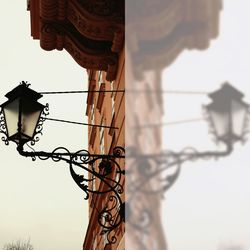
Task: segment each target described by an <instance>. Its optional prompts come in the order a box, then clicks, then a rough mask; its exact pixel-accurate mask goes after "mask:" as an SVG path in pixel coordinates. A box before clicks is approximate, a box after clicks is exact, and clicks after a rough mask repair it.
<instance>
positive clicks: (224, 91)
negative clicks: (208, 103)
mask: <svg viewBox="0 0 250 250" xmlns="http://www.w3.org/2000/svg"><path fill="white" fill-rule="evenodd" d="M209 97H211V98H212V99H213V100H214V101H217V100H218V101H221V100H232V99H233V100H238V101H240V100H241V99H242V98H243V97H244V94H243V93H242V92H240V91H239V90H237V89H236V88H234V87H233V86H232V85H231V84H229V83H228V82H225V83H223V84H222V87H221V88H220V89H219V90H216V91H214V92H212V93H210V94H209Z"/></svg>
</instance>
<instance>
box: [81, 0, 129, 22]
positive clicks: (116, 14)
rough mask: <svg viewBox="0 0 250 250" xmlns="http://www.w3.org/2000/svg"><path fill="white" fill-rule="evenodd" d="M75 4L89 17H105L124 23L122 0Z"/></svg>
mask: <svg viewBox="0 0 250 250" xmlns="http://www.w3.org/2000/svg"><path fill="white" fill-rule="evenodd" d="M77 3H78V4H79V5H81V6H82V7H83V8H84V9H85V10H86V11H88V13H89V14H91V15H94V16H97V17H106V18H110V19H113V20H115V21H116V22H123V23H124V20H125V16H124V9H125V7H124V5H125V2H124V0H103V1H96V0H77Z"/></svg>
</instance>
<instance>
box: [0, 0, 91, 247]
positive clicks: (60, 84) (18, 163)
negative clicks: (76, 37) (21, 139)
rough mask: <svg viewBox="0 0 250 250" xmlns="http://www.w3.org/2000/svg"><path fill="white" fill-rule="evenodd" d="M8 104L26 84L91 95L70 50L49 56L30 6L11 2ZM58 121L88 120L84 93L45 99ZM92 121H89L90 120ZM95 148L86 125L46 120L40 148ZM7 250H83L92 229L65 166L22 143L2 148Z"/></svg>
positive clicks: (5, 36) (4, 59) (6, 36)
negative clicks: (18, 247) (35, 34)
mask: <svg viewBox="0 0 250 250" xmlns="http://www.w3.org/2000/svg"><path fill="white" fill-rule="evenodd" d="M0 19H1V22H0V29H1V31H2V35H1V47H0V51H1V52H0V54H1V58H0V72H1V73H0V79H1V80H0V82H1V88H0V101H1V103H2V102H4V101H5V100H6V98H5V97H4V95H5V94H6V93H7V92H8V91H10V90H11V89H13V88H14V87H16V86H17V85H18V84H19V82H20V81H22V80H25V81H28V82H29V83H31V84H32V85H31V88H32V89H34V90H36V91H60V90H83V89H86V88H87V78H86V72H85V70H84V69H83V68H81V67H80V66H78V65H77V63H75V61H74V60H73V59H72V58H71V56H70V55H69V54H68V53H67V52H66V51H63V52H59V51H52V52H46V51H43V50H42V49H41V48H40V45H39V41H36V40H33V39H32V38H31V36H30V18H29V12H27V11H26V0H23V1H5V2H4V4H2V8H1V10H0ZM40 102H41V103H43V104H45V103H47V102H48V103H49V104H50V117H53V118H60V119H66V120H72V121H80V122H84V121H85V122H86V117H85V108H86V99H85V97H84V95H81V94H80V95H73V96H72V95H64V96H51V97H49V96H44V97H43V98H42V99H40ZM84 119H85V120H84ZM58 146H65V147H67V148H68V149H70V150H72V151H77V150H79V149H84V148H85V149H86V148H87V133H86V127H83V126H77V125H69V124H60V123H57V122H51V121H46V122H45V124H44V133H43V136H42V137H41V140H40V142H39V143H37V145H36V146H35V148H36V149H40V150H45V151H46V150H48V151H51V150H53V149H54V148H56V147H58ZM0 155H1V163H0V169H1V175H0V197H1V198H0V199H1V205H0V249H2V247H3V245H4V244H5V243H8V242H13V241H16V240H19V239H21V240H27V239H30V241H31V243H32V244H33V246H34V247H35V249H36V250H45V249H46V250H55V249H60V250H69V249H81V248H82V243H83V241H84V234H85V229H86V226H87V225H88V219H87V218H88V215H87V206H88V202H87V201H84V199H83V192H82V191H81V190H80V189H79V188H78V186H77V185H76V184H75V183H74V181H73V180H72V178H71V176H70V172H69V168H68V166H67V164H65V163H63V162H62V163H54V162H53V161H51V160H46V161H40V160H37V161H36V162H32V161H31V159H28V158H27V159H26V158H23V157H21V156H19V155H18V153H17V152H16V150H15V145H14V144H13V143H11V144H10V145H9V146H5V145H4V143H0Z"/></svg>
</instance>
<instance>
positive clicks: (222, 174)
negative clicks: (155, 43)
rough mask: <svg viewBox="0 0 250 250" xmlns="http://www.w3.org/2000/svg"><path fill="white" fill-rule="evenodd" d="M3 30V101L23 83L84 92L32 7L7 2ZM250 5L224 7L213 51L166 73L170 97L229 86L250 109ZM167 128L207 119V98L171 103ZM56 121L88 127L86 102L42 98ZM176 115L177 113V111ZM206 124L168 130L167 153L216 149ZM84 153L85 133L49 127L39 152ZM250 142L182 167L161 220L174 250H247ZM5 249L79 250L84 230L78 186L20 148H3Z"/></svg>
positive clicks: (0, 232)
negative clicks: (44, 36) (37, 24)
mask: <svg viewBox="0 0 250 250" xmlns="http://www.w3.org/2000/svg"><path fill="white" fill-rule="evenodd" d="M2 7H3V8H1V10H0V12H1V15H0V18H1V22H0V26H1V30H2V36H1V37H2V39H1V47H0V50H1V59H0V72H1V74H0V78H1V89H0V100H1V102H4V101H5V98H4V94H6V93H7V92H8V91H10V90H11V89H12V88H14V87H15V86H16V85H17V84H18V83H19V82H20V81H22V80H27V81H29V82H30V83H31V84H32V85H31V87H32V88H33V89H34V90H37V91H47V90H50V91H57V90H72V89H73V90H79V89H86V87H87V78H86V72H85V70H84V69H82V68H81V67H79V66H78V65H77V64H76V63H75V62H74V60H73V59H72V58H71V56H70V55H68V54H67V52H65V51H63V52H59V51H52V52H46V51H43V50H42V49H41V48H40V46H39V42H38V41H33V40H32V38H31V36H30V25H29V13H28V12H27V11H26V1H24V0H23V1H15V2H14V1H5V2H4V5H2ZM249 11H250V2H249V1H247V0H238V1H232V0H225V1H224V10H223V12H222V16H221V28H220V30H221V32H220V36H219V38H218V39H216V40H215V41H213V42H212V43H211V47H210V49H209V50H207V51H202V52H200V51H198V52H197V51H191V52H190V51H186V52H184V53H183V54H182V55H181V56H180V57H179V58H178V60H176V61H175V62H174V63H173V64H172V66H171V67H169V68H168V69H167V71H166V72H165V73H164V78H163V86H164V88H165V89H177V90H187V91H192V90H193V91H214V90H216V89H218V88H219V86H220V85H221V83H223V82H225V81H229V82H230V83H231V84H232V85H234V86H235V87H236V88H238V89H239V90H241V91H242V92H243V93H245V95H246V97H245V101H247V102H249V103H250V87H249V83H250V79H249V72H250V57H249V55H250V47H249V44H250V33H249V32H248V30H249V23H250V16H249ZM165 99H166V109H165V113H166V118H165V121H176V120H183V119H189V118H199V117H201V105H202V104H206V103H207V102H208V99H207V98H206V96H195V97H193V96H170V95H168V96H165ZM40 102H42V103H46V102H49V103H50V111H51V117H55V118H61V119H68V120H73V121H84V119H85V118H84V114H85V107H86V105H85V103H86V100H85V99H84V97H83V96H82V95H79V96H78V95H74V96H69V95H66V96H61V97H60V96H53V97H48V96H44V98H42V99H41V100H40ZM173 107H174V108H173ZM207 130H208V129H207V125H206V123H205V122H197V123H191V124H186V125H178V126H173V127H166V128H165V129H164V132H165V135H164V138H166V139H165V146H166V148H171V149H172V148H173V149H176V150H181V149H182V148H183V147H185V146H191V145H192V146H194V147H195V148H196V149H198V150H200V151H202V150H206V149H207V148H209V149H211V150H217V147H216V145H214V144H213V143H212V141H211V140H210V139H211V136H209V135H208V133H207ZM62 145H63V146H66V147H68V148H69V149H71V150H72V151H74V150H78V149H82V148H86V147H87V134H86V128H85V130H84V128H83V127H81V126H75V125H67V124H66V125H63V124H59V123H53V122H49V121H47V122H46V123H45V125H44V134H43V136H42V137H41V141H40V142H39V143H37V145H36V148H37V149H42V150H48V151H49V150H52V149H54V148H55V147H57V146H62ZM249 149H250V143H247V144H246V145H244V146H242V145H236V147H235V151H234V152H233V154H232V155H231V156H230V157H227V158H225V159H221V160H219V161H202V160H200V161H197V162H195V163H186V164H184V165H183V171H182V173H181V176H180V178H179V179H178V181H177V183H176V184H175V186H174V187H173V188H172V189H171V190H170V191H169V192H168V193H167V194H166V199H165V201H164V202H163V221H164V226H165V230H166V238H167V240H168V244H169V247H170V250H187V249H188V250H217V249H218V247H219V246H220V245H223V244H229V243H232V244H240V245H242V246H244V250H250V213H249V211H250V201H249V194H250V191H249V190H250V183H249V176H250V169H249V164H248V162H249V161H250V156H249V153H248V152H249ZM0 152H1V153H0V154H1V163H0V168H1V175H0V197H1V206H0V249H1V248H2V246H3V245H4V244H5V243H8V242H12V241H16V240H18V239H24V240H25V239H29V238H30V240H31V242H32V244H33V245H34V247H35V249H36V250H44V249H46V250H55V249H60V250H69V249H81V247H82V243H83V240H84V231H85V227H86V226H87V224H88V222H87V211H86V208H87V202H86V201H84V200H83V196H82V191H81V190H80V189H79V188H78V187H77V186H76V185H75V183H74V182H73V180H72V179H71V176H70V173H69V170H68V166H67V165H66V164H64V163H54V162H52V161H50V160H47V161H42V162H41V161H39V160H37V161H36V162H32V161H31V160H30V159H26V158H23V157H21V156H19V155H18V153H17V152H16V150H15V145H14V144H10V145H9V146H5V145H4V143H0Z"/></svg>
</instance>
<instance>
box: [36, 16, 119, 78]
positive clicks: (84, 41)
mask: <svg viewBox="0 0 250 250" xmlns="http://www.w3.org/2000/svg"><path fill="white" fill-rule="evenodd" d="M40 45H41V47H42V48H43V49H44V50H47V51H50V50H53V49H58V50H62V49H66V50H67V51H68V53H69V54H70V55H71V56H72V57H73V58H74V59H75V61H76V62H77V63H78V64H79V65H80V66H82V67H84V68H87V69H95V70H104V71H106V72H107V80H109V81H111V80H113V79H114V78H115V75H116V71H117V63H118V56H117V54H116V53H113V52H112V51H110V49H109V42H102V41H94V40H90V39H88V38H86V37H83V36H81V35H79V34H78V35H77V34H75V30H74V28H73V27H71V26H70V25H69V24H68V25H67V26H65V25H64V24H62V23H53V22H44V21H43V22H42V25H41V35H40Z"/></svg>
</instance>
